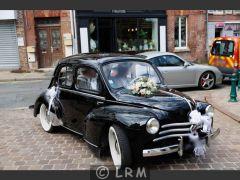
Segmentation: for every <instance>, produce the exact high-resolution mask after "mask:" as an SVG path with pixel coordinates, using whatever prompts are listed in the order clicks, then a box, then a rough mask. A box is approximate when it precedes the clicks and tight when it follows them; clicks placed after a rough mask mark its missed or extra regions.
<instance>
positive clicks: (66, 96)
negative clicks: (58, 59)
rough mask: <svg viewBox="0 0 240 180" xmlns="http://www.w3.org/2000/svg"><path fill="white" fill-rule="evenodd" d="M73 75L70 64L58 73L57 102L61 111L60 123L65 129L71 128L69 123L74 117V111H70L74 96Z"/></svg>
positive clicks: (62, 67) (63, 66) (61, 68)
mask: <svg viewBox="0 0 240 180" xmlns="http://www.w3.org/2000/svg"><path fill="white" fill-rule="evenodd" d="M73 75H74V67H73V66H72V65H70V64H65V65H62V66H61V67H60V70H59V72H58V86H59V90H60V93H59V101H60V103H61V106H62V111H63V116H62V122H63V126H64V127H67V128H70V127H71V124H70V123H69V122H71V121H72V120H73V119H74V118H75V116H76V114H75V111H74V109H72V103H73V100H74V94H73V93H72V88H73Z"/></svg>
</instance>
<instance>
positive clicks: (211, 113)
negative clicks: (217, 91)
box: [205, 105, 214, 117]
mask: <svg viewBox="0 0 240 180" xmlns="http://www.w3.org/2000/svg"><path fill="white" fill-rule="evenodd" d="M205 112H206V114H207V115H208V116H209V117H213V115H214V109H213V107H212V106H211V105H208V106H207V107H206V109H205Z"/></svg>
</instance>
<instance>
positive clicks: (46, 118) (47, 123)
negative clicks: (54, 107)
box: [40, 104, 54, 132]
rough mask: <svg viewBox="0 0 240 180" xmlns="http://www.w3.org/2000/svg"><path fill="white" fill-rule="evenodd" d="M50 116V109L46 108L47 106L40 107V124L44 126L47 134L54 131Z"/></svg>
mask: <svg viewBox="0 0 240 180" xmlns="http://www.w3.org/2000/svg"><path fill="white" fill-rule="evenodd" d="M50 118H51V117H50V115H48V108H47V107H46V105H45V104H42V105H41V107H40V122H41V125H42V128H43V129H44V131H46V132H52V131H53V128H54V127H53V126H52V122H51V120H50Z"/></svg>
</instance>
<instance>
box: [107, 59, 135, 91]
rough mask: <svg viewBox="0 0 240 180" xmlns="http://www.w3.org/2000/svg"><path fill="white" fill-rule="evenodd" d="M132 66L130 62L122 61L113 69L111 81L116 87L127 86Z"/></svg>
mask: <svg viewBox="0 0 240 180" xmlns="http://www.w3.org/2000/svg"><path fill="white" fill-rule="evenodd" d="M130 69H131V66H129V64H125V63H121V64H119V65H118V66H117V67H115V68H114V69H112V70H111V72H110V78H109V79H110V80H109V83H110V84H111V86H112V87H114V88H116V89H117V88H122V87H125V88H127V86H128V84H129V81H130V79H129V78H128V77H127V75H128V73H129V70H130Z"/></svg>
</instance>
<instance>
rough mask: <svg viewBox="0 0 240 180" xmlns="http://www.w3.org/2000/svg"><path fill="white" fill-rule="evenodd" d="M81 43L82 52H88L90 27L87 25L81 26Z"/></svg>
mask: <svg viewBox="0 0 240 180" xmlns="http://www.w3.org/2000/svg"><path fill="white" fill-rule="evenodd" d="M80 44H81V53H88V52H89V46H88V29H87V27H83V28H80Z"/></svg>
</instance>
